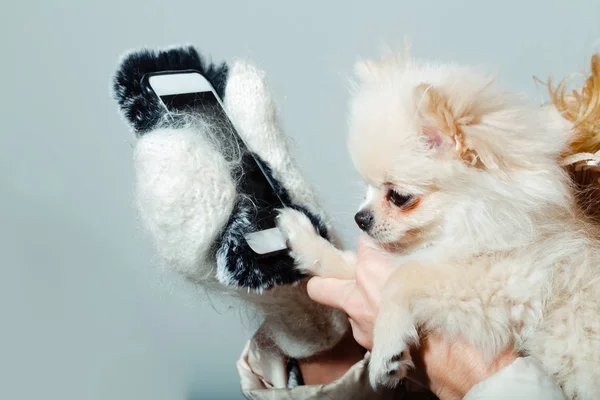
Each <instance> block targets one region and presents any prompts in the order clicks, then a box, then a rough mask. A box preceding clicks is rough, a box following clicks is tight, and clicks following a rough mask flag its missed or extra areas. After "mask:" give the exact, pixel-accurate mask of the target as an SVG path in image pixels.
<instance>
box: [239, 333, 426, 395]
mask: <svg viewBox="0 0 600 400" xmlns="http://www.w3.org/2000/svg"><path fill="white" fill-rule="evenodd" d="M285 360H286V358H285V356H284V355H283V353H281V351H279V350H278V349H277V348H276V347H275V346H272V345H271V344H270V343H264V342H258V341H257V340H256V338H253V339H252V340H251V341H249V342H248V343H247V344H246V347H245V348H244V351H243V352H242V355H241V357H240V359H239V360H238V362H237V368H238V373H239V375H240V380H241V389H242V393H243V394H244V396H245V397H246V398H247V399H251V400H267V399H277V400H280V399H283V400H287V399H289V400H292V399H293V400H304V399H352V400H391V399H401V400H408V399H416V398H419V399H421V398H425V397H421V396H418V397H417V396H416V394H415V395H412V394H411V395H410V396H406V395H404V393H405V389H403V388H399V389H397V390H390V389H388V390H382V391H379V392H377V393H375V392H374V391H373V390H372V389H371V385H370V384H369V379H368V371H367V363H368V360H369V353H367V354H366V355H365V358H364V359H362V360H361V361H359V362H358V363H356V364H354V365H353V366H352V367H351V368H350V369H349V370H348V372H346V374H344V376H342V377H341V378H340V379H338V380H336V381H334V382H332V383H330V384H327V385H304V386H297V387H295V388H293V389H288V388H287V378H288V377H287V372H286V363H285ZM423 394H424V393H423Z"/></svg>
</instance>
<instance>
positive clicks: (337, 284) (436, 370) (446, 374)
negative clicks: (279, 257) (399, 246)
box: [307, 237, 518, 400]
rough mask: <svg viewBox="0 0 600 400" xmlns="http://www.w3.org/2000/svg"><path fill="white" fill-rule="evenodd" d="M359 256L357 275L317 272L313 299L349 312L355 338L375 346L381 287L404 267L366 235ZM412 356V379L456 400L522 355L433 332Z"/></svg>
mask: <svg viewBox="0 0 600 400" xmlns="http://www.w3.org/2000/svg"><path fill="white" fill-rule="evenodd" d="M357 258H358V260H357V269H356V278H355V280H340V279H334V278H321V277H313V278H311V280H310V281H309V282H308V287H307V289H308V295H309V296H310V297H311V298H312V299H313V300H314V301H316V302H319V303H321V304H324V305H327V306H330V307H334V308H338V309H340V310H343V311H344V312H346V314H348V317H349V319H350V323H351V326H352V332H353V335H354V338H355V340H356V341H357V342H358V343H359V344H360V345H361V346H363V347H364V348H366V349H369V350H370V349H372V347H373V327H374V324H375V319H376V318H377V314H378V312H379V303H380V300H381V290H382V289H383V287H384V285H385V283H386V282H387V281H388V279H389V278H390V276H391V274H392V273H393V272H394V270H395V269H396V268H402V267H401V266H399V265H398V263H397V261H394V260H393V259H392V258H391V257H390V256H389V254H386V253H385V252H383V251H382V250H380V249H378V248H376V247H375V245H374V244H373V242H372V241H371V240H370V239H369V238H367V237H361V238H360V240H359V243H358V253H357ZM411 356H412V360H413V363H414V364H415V369H414V370H411V371H410V372H409V376H408V378H409V379H411V380H412V381H414V382H417V383H419V384H421V385H424V386H426V387H428V388H429V389H430V390H431V391H432V392H433V393H435V394H436V395H437V396H438V398H440V399H441V400H457V399H462V398H463V397H464V396H465V395H466V393H467V392H468V391H469V390H470V389H471V388H472V387H473V386H474V385H475V384H477V383H479V382H481V381H482V380H484V379H486V378H488V377H489V376H491V375H493V374H494V373H496V372H498V371H499V370H500V369H502V368H503V367H505V366H507V365H509V364H510V363H512V362H513V361H514V360H515V359H516V358H517V357H518V354H517V353H516V352H515V351H514V350H512V349H509V350H506V351H505V352H503V353H501V354H500V355H498V356H497V357H496V358H495V359H494V360H492V361H491V362H490V361H489V360H486V359H485V358H484V357H483V356H482V354H481V353H480V352H479V351H478V350H477V349H475V348H474V347H472V346H471V345H469V344H468V343H465V342H463V341H458V340H455V341H447V340H445V339H444V338H443V336H442V335H439V334H432V335H427V336H424V337H422V338H421V344H420V346H419V348H418V349H413V351H411Z"/></svg>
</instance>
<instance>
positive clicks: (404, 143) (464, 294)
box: [288, 58, 600, 400]
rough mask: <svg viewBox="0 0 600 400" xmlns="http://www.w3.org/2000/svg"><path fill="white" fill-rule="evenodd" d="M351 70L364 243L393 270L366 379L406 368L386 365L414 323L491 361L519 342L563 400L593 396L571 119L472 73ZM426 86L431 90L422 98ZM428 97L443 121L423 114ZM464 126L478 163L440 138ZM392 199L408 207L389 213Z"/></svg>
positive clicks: (404, 67) (597, 375)
mask: <svg viewBox="0 0 600 400" xmlns="http://www.w3.org/2000/svg"><path fill="white" fill-rule="evenodd" d="M357 70H358V71H359V75H360V81H359V83H358V84H357V90H356V92H355V93H354V97H353V100H352V105H351V118H350V139H349V146H350V152H351V155H352V158H353V160H354V163H355V165H356V167H357V168H358V170H359V172H360V173H361V174H362V176H363V177H364V179H365V181H366V182H367V183H368V184H369V185H370V189H369V199H368V201H367V202H366V204H364V206H363V208H364V209H365V210H369V211H371V212H372V213H373V215H374V216H375V223H374V225H373V226H372V227H371V228H370V229H369V233H370V234H371V235H372V236H373V237H374V238H375V239H377V240H378V241H379V242H380V244H381V247H382V248H383V249H386V250H387V251H390V252H392V253H393V254H394V255H395V257H396V259H397V261H398V269H397V270H396V272H395V273H394V275H393V276H392V278H391V279H390V281H389V282H388V284H387V285H386V287H385V288H384V291H383V294H382V302H381V310H380V317H379V318H378V320H377V321H376V325H375V331H374V347H373V352H372V358H371V362H370V377H371V382H372V383H373V384H374V385H379V384H394V383H395V382H396V381H397V376H396V377H392V379H390V378H389V377H388V372H389V370H390V368H394V367H396V368H398V369H399V372H400V373H403V372H404V370H403V368H402V367H403V366H405V365H407V362H408V361H407V360H405V361H406V362H400V363H398V362H396V363H394V362H395V360H397V359H398V357H399V355H400V354H401V353H402V352H404V354H406V353H407V349H408V346H410V345H412V344H416V343H417V342H418V338H417V337H416V332H417V330H416V328H417V327H418V328H420V329H422V330H423V332H425V333H427V332H431V331H437V332H441V333H443V334H444V335H445V336H447V337H448V338H449V339H452V338H456V337H463V338H466V339H467V340H468V341H470V342H471V343H473V344H474V345H475V346H477V347H478V348H479V349H480V350H481V351H482V352H483V354H484V355H485V356H486V357H488V358H490V359H491V358H493V357H494V356H495V355H496V354H498V352H499V351H501V350H503V349H504V348H505V347H506V346H514V347H515V348H516V349H517V350H519V351H520V352H522V353H526V354H531V355H533V356H534V357H536V358H538V359H539V360H540V361H541V362H542V363H543V365H544V367H545V368H546V370H547V371H548V373H549V375H550V376H552V378H553V379H554V380H555V381H556V382H557V384H559V385H560V386H561V387H562V388H563V390H564V392H565V393H566V394H567V396H568V397H569V398H572V399H586V400H587V399H596V398H598V397H600V243H599V242H598V233H597V230H596V228H595V227H592V226H591V225H589V224H588V223H587V222H586V221H585V220H584V219H583V218H582V217H581V216H580V214H579V212H578V210H577V209H576V207H575V203H574V201H573V198H572V193H571V189H570V181H569V178H568V176H567V175H566V174H565V172H564V171H563V170H562V169H561V168H560V166H559V165H558V163H557V158H558V155H559V153H560V151H561V150H562V149H563V148H564V146H565V145H566V141H567V140H568V134H567V128H568V126H567V124H566V123H565V121H563V120H561V119H559V118H557V117H556V113H555V112H549V111H548V109H547V108H540V107H534V106H529V105H528V104H527V103H525V102H524V101H523V100H522V99H520V98H518V97H517V96H515V95H513V94H510V93H507V92H506V91H504V90H502V89H501V88H499V87H497V86H496V85H495V84H493V83H491V78H490V77H488V76H486V75H484V74H481V73H480V72H479V71H477V70H475V69H471V68H462V67H458V66H455V65H432V64H420V63H417V62H414V61H412V60H405V59H400V58H391V59H387V60H384V61H382V62H377V63H374V62H367V63H362V64H361V65H360V66H359V67H358V68H357ZM422 84H425V85H427V90H431V91H432V92H430V93H429V94H425V95H421V93H422V92H419V91H416V90H415V89H416V88H417V86H419V85H422ZM432 93H442V94H443V96H442V97H443V98H444V99H445V100H444V102H443V104H444V107H443V109H444V110H449V111H448V112H446V113H444V112H442V111H441V110H442V108H439V107H438V108H426V107H427V104H432V103H427V102H426V101H425V100H423V99H424V98H428V97H427V96H428V95H431V94H432ZM440 104H441V103H440ZM442 114H443V115H442ZM471 117H472V118H471ZM458 119H460V121H461V123H460V124H459V125H458V126H460V131H461V132H462V134H463V135H464V136H463V138H464V140H466V143H467V144H468V146H469V147H470V148H471V149H474V150H475V151H476V154H477V156H476V157H475V158H473V159H471V161H473V160H474V161H473V162H472V163H470V162H466V161H465V158H463V156H462V153H460V152H459V151H458V150H454V149H455V145H456V143H458V141H457V140H455V139H454V138H452V137H451V136H448V132H449V130H448V129H446V130H444V129H445V128H444V129H442V128H440V126H442V125H444V121H447V120H452V121H455V120H458ZM440 121H441V122H440ZM440 124H441V125H440ZM453 126H454V125H453ZM431 132H433V133H434V134H440V135H441V136H439V137H433V138H432V137H431V136H430V133H431ZM456 148H457V149H458V146H456ZM390 189H394V190H396V191H398V192H401V193H404V194H409V195H411V196H413V197H412V199H415V202H413V203H410V204H408V205H407V206H406V207H396V206H394V205H393V204H390V202H389V201H388V198H387V197H386V193H387V191H388V190H390ZM288 229H293V227H291V228H290V227H288ZM303 243H310V241H307V240H304V241H303V242H302V243H299V244H298V243H296V244H294V243H292V247H293V248H294V250H295V252H296V253H311V252H312V251H314V249H312V248H306V246H304V245H303ZM303 246H304V247H303ZM323 251H324V252H335V251H336V250H333V249H331V248H330V249H327V250H323ZM319 257H320V258H326V257H327V255H325V254H322V255H320V256H319ZM309 268H310V267H309ZM337 268H338V269H339V270H340V271H344V272H343V273H344V274H346V271H347V269H348V265H347V264H345V263H343V265H341V266H339V267H337ZM335 269H336V267H334V266H331V267H329V268H328V269H327V270H326V271H327V273H328V274H330V275H333V276H336V275H339V274H336V273H335ZM316 272H319V270H316Z"/></svg>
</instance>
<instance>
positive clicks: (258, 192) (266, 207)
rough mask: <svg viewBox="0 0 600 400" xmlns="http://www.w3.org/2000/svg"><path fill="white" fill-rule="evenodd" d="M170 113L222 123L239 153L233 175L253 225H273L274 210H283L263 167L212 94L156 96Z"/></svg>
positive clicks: (266, 227) (259, 226)
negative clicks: (252, 215) (251, 213)
mask: <svg viewBox="0 0 600 400" xmlns="http://www.w3.org/2000/svg"><path fill="white" fill-rule="evenodd" d="M160 98H161V100H162V101H163V103H164V104H165V105H166V107H167V109H169V110H170V111H183V112H193V113H199V114H201V115H202V116H205V117H207V118H208V120H209V121H213V122H217V123H218V124H222V125H221V126H222V128H223V129H220V131H223V132H224V133H225V134H227V135H231V136H233V137H231V138H230V139H233V140H234V141H235V142H233V143H235V144H236V146H239V147H238V148H239V149H240V150H241V161H242V162H241V164H242V165H241V170H240V171H238V172H234V175H237V176H234V179H235V180H236V181H237V182H238V188H239V191H240V193H243V194H244V195H246V196H248V197H249V198H250V199H251V201H252V202H253V203H255V205H256V207H255V211H256V216H255V217H256V222H257V227H258V229H259V230H264V229H269V228H274V227H275V226H276V222H275V217H276V210H277V209H278V208H283V207H284V203H283V201H282V199H281V198H280V197H279V195H278V194H277V191H276V189H275V187H274V184H273V183H272V182H271V181H270V178H269V177H268V175H267V173H266V171H267V167H266V166H265V165H264V164H263V163H262V161H261V160H260V159H258V158H256V157H255V156H254V155H253V154H252V153H251V152H250V150H249V149H248V148H247V146H246V145H245V143H244V141H243V140H242V139H241V137H240V136H239V134H238V133H237V131H236V130H235V127H234V126H233V124H232V123H231V121H230V119H229V117H228V116H227V114H226V113H225V110H223V108H222V107H221V104H220V103H219V101H218V100H217V98H216V97H215V94H213V93H212V92H210V91H209V92H197V93H184V94H175V95H165V96H160Z"/></svg>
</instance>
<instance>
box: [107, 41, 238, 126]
mask: <svg viewBox="0 0 600 400" xmlns="http://www.w3.org/2000/svg"><path fill="white" fill-rule="evenodd" d="M186 69H195V70H197V71H199V72H200V73H201V74H202V75H204V76H205V77H206V79H208V81H209V82H210V84H211V85H212V86H213V87H214V88H215V90H216V91H217V93H218V94H219V96H220V97H221V98H223V96H224V94H225V84H226V82H227V73H228V67H227V64H225V63H222V64H219V65H216V64H213V63H210V62H207V61H205V60H204V59H203V58H202V56H200V54H198V52H197V51H196V49H194V48H193V47H192V46H187V47H176V48H172V49H165V50H158V51H154V50H149V49H142V50H137V51H134V52H131V53H129V54H127V55H126V56H125V57H124V58H123V60H122V61H121V64H120V66H119V68H118V70H117V73H116V74H115V77H114V80H113V93H114V97H115V99H116V100H117V102H118V103H119V107H120V109H121V112H122V113H123V115H124V116H125V118H127V121H128V122H129V123H130V124H131V126H132V127H133V129H134V131H135V132H136V134H137V135H142V134H144V133H146V132H148V131H149V130H151V129H153V128H154V127H156V125H157V123H158V122H159V121H160V119H161V118H162V117H163V115H164V114H165V109H164V107H163V106H162V105H161V104H160V102H159V100H158V98H157V97H156V95H155V94H154V93H153V92H151V91H148V90H146V88H145V87H144V86H143V85H142V77H143V76H144V75H145V74H147V73H151V72H160V71H181V70H186Z"/></svg>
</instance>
